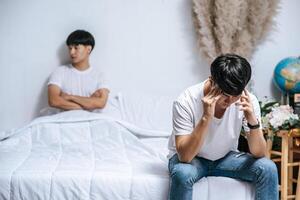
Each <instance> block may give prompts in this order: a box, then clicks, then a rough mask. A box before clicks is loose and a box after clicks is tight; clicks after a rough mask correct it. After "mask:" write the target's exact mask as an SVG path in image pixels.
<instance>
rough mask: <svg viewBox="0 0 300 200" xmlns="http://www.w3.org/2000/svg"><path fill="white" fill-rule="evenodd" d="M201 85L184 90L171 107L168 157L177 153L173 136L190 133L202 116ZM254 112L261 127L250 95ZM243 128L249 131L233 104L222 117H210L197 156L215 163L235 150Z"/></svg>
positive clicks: (252, 97) (240, 112)
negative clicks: (171, 119)
mask: <svg viewBox="0 0 300 200" xmlns="http://www.w3.org/2000/svg"><path fill="white" fill-rule="evenodd" d="M204 83H205V81H204V82H201V83H199V84H197V85H194V86H191V87H189V88H188V89H186V90H185V91H184V92H183V93H182V94H181V95H180V96H179V97H178V98H177V100H175V101H174V104H173V131H172V135H171V136H170V138H169V144H168V147H169V155H168V158H171V157H172V156H173V155H174V154H176V146H175V135H186V134H191V133H192V131H193V130H194V128H195V127H196V125H197V124H198V122H199V120H200V119H201V117H202V114H203V105H202V101H201V99H202V98H203V96H204ZM250 99H251V101H252V104H253V108H254V112H255V115H256V117H257V119H258V120H259V122H260V124H261V117H260V107H259V103H258V100H257V98H256V97H255V96H254V95H253V94H250ZM242 126H244V129H245V131H249V128H248V127H247V121H246V120H245V118H244V113H243V111H240V110H239V107H238V106H236V105H235V104H234V103H233V104H232V105H230V106H229V107H228V108H227V109H226V111H225V113H224V115H223V117H222V118H220V119H219V118H216V117H213V119H212V121H211V123H210V124H209V128H208V132H207V134H206V137H205V139H204V142H203V145H202V147H201V149H200V151H199V152H198V154H197V156H200V157H203V158H206V159H209V160H217V159H220V158H222V157H224V156H225V155H226V154H227V153H228V152H229V151H231V150H233V151H237V147H238V139H239V136H240V132H241V129H242Z"/></svg>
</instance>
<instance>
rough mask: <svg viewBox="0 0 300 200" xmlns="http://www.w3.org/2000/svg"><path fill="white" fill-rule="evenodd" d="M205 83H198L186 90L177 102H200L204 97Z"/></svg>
mask: <svg viewBox="0 0 300 200" xmlns="http://www.w3.org/2000/svg"><path fill="white" fill-rule="evenodd" d="M203 86H204V84H203V82H201V83H197V84H195V85H192V86H190V87H188V88H187V89H185V90H184V91H183V92H182V93H181V94H180V95H179V96H178V98H177V99H176V101H179V102H180V101H186V100H199V99H201V98H202V97H203Z"/></svg>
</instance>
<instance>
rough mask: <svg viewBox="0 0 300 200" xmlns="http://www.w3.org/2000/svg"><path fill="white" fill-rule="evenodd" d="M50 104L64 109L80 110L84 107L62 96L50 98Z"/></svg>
mask: <svg viewBox="0 0 300 200" xmlns="http://www.w3.org/2000/svg"><path fill="white" fill-rule="evenodd" d="M49 105H50V106H51V107H54V108H59V109H63V110H80V109H82V107H81V106H80V105H79V104H77V103H74V102H71V101H68V100H66V99H64V98H62V97H59V98H54V99H49Z"/></svg>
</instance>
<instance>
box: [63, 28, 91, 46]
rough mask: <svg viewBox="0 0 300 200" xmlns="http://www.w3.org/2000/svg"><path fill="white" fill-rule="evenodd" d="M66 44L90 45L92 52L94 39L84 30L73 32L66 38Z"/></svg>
mask: <svg viewBox="0 0 300 200" xmlns="http://www.w3.org/2000/svg"><path fill="white" fill-rule="evenodd" d="M66 44H67V45H68V46H69V45H79V44H82V45H90V46H92V50H93V49H94V46H95V39H94V37H93V35H92V34H91V33H89V32H87V31H85V30H76V31H73V32H72V33H71V34H70V35H69V36H68V38H67V40H66Z"/></svg>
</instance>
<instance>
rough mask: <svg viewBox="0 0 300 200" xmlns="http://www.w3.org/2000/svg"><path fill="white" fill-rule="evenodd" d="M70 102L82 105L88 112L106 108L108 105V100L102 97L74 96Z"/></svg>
mask: <svg viewBox="0 0 300 200" xmlns="http://www.w3.org/2000/svg"><path fill="white" fill-rule="evenodd" d="M70 100H71V101H72V102H75V103H77V104H79V105H81V106H82V107H83V108H84V109H87V110H93V109H97V108H104V107H105V104H106V99H104V98H101V97H100V98H99V97H81V96H75V95H72V96H71V98H70Z"/></svg>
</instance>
